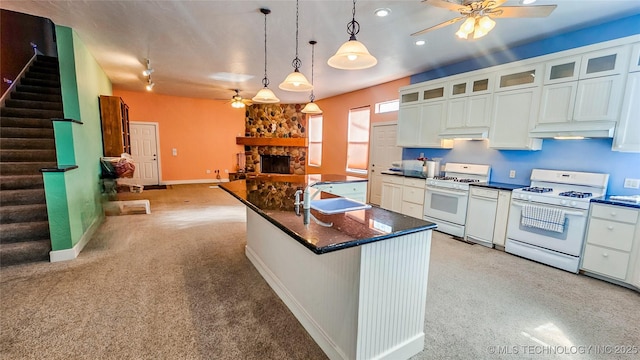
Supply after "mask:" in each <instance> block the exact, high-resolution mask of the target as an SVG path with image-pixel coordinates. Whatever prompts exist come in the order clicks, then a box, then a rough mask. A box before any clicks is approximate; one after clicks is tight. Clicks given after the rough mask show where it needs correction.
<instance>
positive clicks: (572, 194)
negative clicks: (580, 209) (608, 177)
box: [558, 191, 593, 199]
mask: <svg viewBox="0 0 640 360" xmlns="http://www.w3.org/2000/svg"><path fill="white" fill-rule="evenodd" d="M558 195H560V196H568V197H572V198H581V199H582V198H588V197H591V196H592V195H593V194H592V193H583V192H579V191H565V192H561V193H560V194H558Z"/></svg>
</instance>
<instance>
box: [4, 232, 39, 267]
mask: <svg viewBox="0 0 640 360" xmlns="http://www.w3.org/2000/svg"><path fill="white" fill-rule="evenodd" d="M50 251H51V240H50V239H45V240H38V241H26V242H19V243H9V244H0V266H11V265H18V264H24V263H29V262H36V261H49V252H50Z"/></svg>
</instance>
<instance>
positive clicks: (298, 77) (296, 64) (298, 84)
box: [278, 0, 313, 91]
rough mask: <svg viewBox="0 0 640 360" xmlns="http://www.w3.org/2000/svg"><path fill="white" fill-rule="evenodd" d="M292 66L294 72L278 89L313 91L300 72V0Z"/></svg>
mask: <svg viewBox="0 0 640 360" xmlns="http://www.w3.org/2000/svg"><path fill="white" fill-rule="evenodd" d="M291 64H292V65H293V72H292V73H291V74H289V75H287V77H286V78H285V79H284V81H283V82H282V83H280V85H278V87H279V88H280V89H282V90H285V91H307V90H311V89H313V85H311V83H309V80H307V78H306V77H305V76H304V75H303V74H302V73H301V72H300V70H299V69H300V66H301V65H302V61H300V58H299V57H298V0H296V57H295V58H294V59H293V62H292V63H291Z"/></svg>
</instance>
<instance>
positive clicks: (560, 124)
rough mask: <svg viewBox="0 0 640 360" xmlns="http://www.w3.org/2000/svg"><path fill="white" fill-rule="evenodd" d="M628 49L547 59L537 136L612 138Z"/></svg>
mask: <svg viewBox="0 0 640 360" xmlns="http://www.w3.org/2000/svg"><path fill="white" fill-rule="evenodd" d="M628 57H629V52H628V48H627V47H624V46H620V47H614V48H610V49H605V50H600V51H594V52H589V53H587V54H584V55H577V56H573V57H568V58H562V59H558V60H553V61H548V62H547V63H546V72H545V79H544V86H543V89H542V99H541V101H540V116H539V118H538V121H537V122H536V126H535V128H534V130H533V131H532V133H531V136H534V137H541V138H545V137H555V136H586V137H612V136H613V129H614V127H615V122H616V121H617V119H618V116H619V114H620V105H621V103H622V95H623V86H624V74H625V72H626V69H627V61H628V60H627V59H628Z"/></svg>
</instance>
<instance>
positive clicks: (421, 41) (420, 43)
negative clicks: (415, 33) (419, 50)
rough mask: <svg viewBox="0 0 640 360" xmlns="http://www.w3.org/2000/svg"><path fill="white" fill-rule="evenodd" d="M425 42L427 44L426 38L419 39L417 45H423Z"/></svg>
mask: <svg viewBox="0 0 640 360" xmlns="http://www.w3.org/2000/svg"><path fill="white" fill-rule="evenodd" d="M424 44H425V41H424V40H418V41H416V45H418V46H422V45H424Z"/></svg>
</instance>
